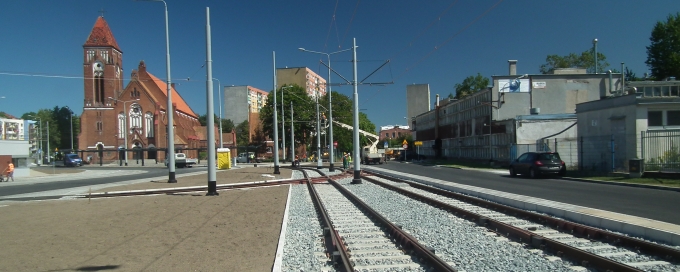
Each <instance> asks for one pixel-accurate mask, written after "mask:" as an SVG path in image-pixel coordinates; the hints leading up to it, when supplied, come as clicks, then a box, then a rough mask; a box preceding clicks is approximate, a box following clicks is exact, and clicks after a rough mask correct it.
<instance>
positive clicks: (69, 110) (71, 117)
mask: <svg viewBox="0 0 680 272" xmlns="http://www.w3.org/2000/svg"><path fill="white" fill-rule="evenodd" d="M65 108H67V109H68V112H69V113H71V115H70V116H69V120H70V123H71V152H73V111H72V110H71V108H69V107H68V106H66V107H65Z"/></svg>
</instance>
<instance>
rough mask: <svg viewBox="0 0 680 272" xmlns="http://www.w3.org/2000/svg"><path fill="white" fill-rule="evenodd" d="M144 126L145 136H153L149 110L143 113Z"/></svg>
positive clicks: (151, 116) (151, 118)
mask: <svg viewBox="0 0 680 272" xmlns="http://www.w3.org/2000/svg"><path fill="white" fill-rule="evenodd" d="M144 128H145V129H146V131H145V132H146V137H147V138H150V137H153V115H152V114H151V113H150V112H147V113H146V114H144Z"/></svg>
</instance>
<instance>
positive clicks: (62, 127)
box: [50, 106, 80, 150]
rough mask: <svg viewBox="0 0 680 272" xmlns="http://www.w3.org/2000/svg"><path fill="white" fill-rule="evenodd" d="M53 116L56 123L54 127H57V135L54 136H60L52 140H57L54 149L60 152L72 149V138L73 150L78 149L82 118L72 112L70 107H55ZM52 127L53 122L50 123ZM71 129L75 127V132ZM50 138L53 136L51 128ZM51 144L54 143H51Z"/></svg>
mask: <svg viewBox="0 0 680 272" xmlns="http://www.w3.org/2000/svg"><path fill="white" fill-rule="evenodd" d="M51 115H52V116H51V119H52V120H53V121H54V126H55V127H56V131H55V132H56V133H54V135H55V136H57V135H58V137H56V138H53V139H52V140H54V139H57V141H56V142H55V143H54V147H55V148H59V149H60V150H61V149H71V138H73V149H77V148H78V134H79V133H80V117H79V116H78V115H76V114H75V112H73V113H72V110H71V109H69V108H68V107H59V106H54V109H52V112H51ZM71 122H73V123H71ZM50 126H52V122H50ZM71 127H73V130H71ZM50 136H52V129H51V128H50ZM72 136H73V137H72ZM50 144H52V143H51V142H50ZM50 147H52V146H50Z"/></svg>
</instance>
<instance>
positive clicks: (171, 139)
mask: <svg viewBox="0 0 680 272" xmlns="http://www.w3.org/2000/svg"><path fill="white" fill-rule="evenodd" d="M135 1H148V2H163V5H164V6H165V64H166V74H167V77H168V78H167V82H166V85H167V92H168V104H167V109H166V111H167V112H166V115H167V116H168V133H167V135H168V149H167V151H166V154H167V156H168V183H177V179H176V178H175V128H174V126H173V114H174V113H175V110H174V109H173V108H172V86H171V85H170V34H169V31H168V4H167V3H165V1H164V0H135Z"/></svg>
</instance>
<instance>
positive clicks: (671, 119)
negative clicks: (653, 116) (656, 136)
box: [666, 110, 680, 126]
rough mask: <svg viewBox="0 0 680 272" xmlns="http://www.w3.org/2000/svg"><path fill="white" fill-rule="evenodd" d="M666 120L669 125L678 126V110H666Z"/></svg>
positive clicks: (679, 122) (679, 118) (679, 113)
mask: <svg viewBox="0 0 680 272" xmlns="http://www.w3.org/2000/svg"><path fill="white" fill-rule="evenodd" d="M666 120H668V121H667V122H666V123H667V124H668V125H669V126H680V111H677V110H674V111H667V112H666Z"/></svg>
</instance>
